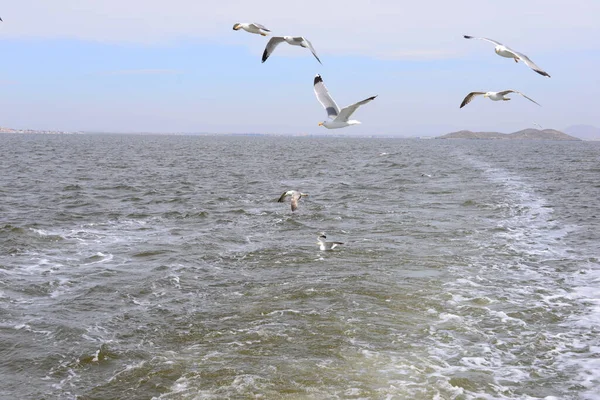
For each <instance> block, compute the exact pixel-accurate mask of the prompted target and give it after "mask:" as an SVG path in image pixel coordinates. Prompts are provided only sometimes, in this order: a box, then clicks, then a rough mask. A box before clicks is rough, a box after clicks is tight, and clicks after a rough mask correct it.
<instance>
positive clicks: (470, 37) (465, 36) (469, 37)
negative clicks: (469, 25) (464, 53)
mask: <svg viewBox="0 0 600 400" xmlns="http://www.w3.org/2000/svg"><path fill="white" fill-rule="evenodd" d="M463 37H464V38H465V39H473V36H469V35H463Z"/></svg>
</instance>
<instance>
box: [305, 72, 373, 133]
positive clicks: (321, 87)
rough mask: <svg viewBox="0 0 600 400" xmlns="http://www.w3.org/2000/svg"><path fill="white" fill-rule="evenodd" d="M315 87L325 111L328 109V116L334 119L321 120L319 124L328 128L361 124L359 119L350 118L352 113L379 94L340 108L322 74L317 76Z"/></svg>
mask: <svg viewBox="0 0 600 400" xmlns="http://www.w3.org/2000/svg"><path fill="white" fill-rule="evenodd" d="M314 89H315V95H317V100H319V102H320V103H321V104H322V105H323V107H324V108H325V111H327V116H328V117H329V119H331V120H332V121H323V122H319V126H324V127H325V128H327V129H338V128H344V127H346V126H350V125H357V124H360V121H357V120H354V119H349V118H350V117H351V116H352V114H354V111H356V110H357V109H358V107H360V106H362V105H363V104H367V103H368V102H370V101H371V100H374V99H375V97H377V96H371V97H369V98H367V99H364V100H362V101H359V102H358V103H354V104H352V105H349V106H347V107H344V108H342V109H341V110H340V108H339V107H338V105H337V104H336V103H335V101H334V100H333V99H332V98H331V95H330V94H329V91H328V90H327V87H325V84H324V83H323V79H322V78H321V75H318V74H317V76H315V81H314Z"/></svg>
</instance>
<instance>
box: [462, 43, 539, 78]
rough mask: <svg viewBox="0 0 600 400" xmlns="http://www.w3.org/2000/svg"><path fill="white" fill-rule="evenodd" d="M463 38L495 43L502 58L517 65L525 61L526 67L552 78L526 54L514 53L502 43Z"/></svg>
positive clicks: (497, 52) (496, 49)
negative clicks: (509, 59) (510, 60)
mask: <svg viewBox="0 0 600 400" xmlns="http://www.w3.org/2000/svg"><path fill="white" fill-rule="evenodd" d="M463 37H464V38H465V39H479V40H485V41H487V42H490V43H493V44H495V45H496V48H495V49H494V51H495V52H496V54H498V55H499V56H500V57H506V58H512V59H513V60H515V62H517V63H518V62H519V61H523V62H524V63H525V65H527V66H528V67H529V68H531V69H532V70H534V71H535V72H537V73H538V74H540V75H543V76H547V77H548V78H550V75H548V73H547V72H546V71H544V70H542V69H541V68H540V67H538V66H537V65H535V63H534V62H533V61H531V60H530V59H529V57H527V56H526V55H525V54H523V53H519V52H518V51H514V50H512V49H510V48H508V47H507V46H505V45H503V44H502V43H500V42H496V41H495V40H492V39H488V38H482V37H473V36H468V35H463Z"/></svg>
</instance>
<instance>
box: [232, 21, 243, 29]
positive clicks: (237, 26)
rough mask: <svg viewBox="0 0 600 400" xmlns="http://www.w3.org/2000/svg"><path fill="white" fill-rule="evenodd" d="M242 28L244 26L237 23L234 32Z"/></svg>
mask: <svg viewBox="0 0 600 400" xmlns="http://www.w3.org/2000/svg"><path fill="white" fill-rule="evenodd" d="M241 27H242V24H240V23H239V22H238V23H236V24H235V25H233V30H234V31H237V30H239V29H240V28H241Z"/></svg>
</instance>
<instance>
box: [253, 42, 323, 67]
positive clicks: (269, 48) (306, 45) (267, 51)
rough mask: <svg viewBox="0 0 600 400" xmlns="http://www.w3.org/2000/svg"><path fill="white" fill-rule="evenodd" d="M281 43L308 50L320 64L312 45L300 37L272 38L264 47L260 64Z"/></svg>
mask: <svg viewBox="0 0 600 400" xmlns="http://www.w3.org/2000/svg"><path fill="white" fill-rule="evenodd" d="M283 42H286V43H288V44H290V45H292V46H300V47H304V48H306V49H309V50H310V51H311V52H312V53H313V56H315V58H316V59H317V61H318V62H319V63H321V60H319V57H317V53H316V52H315V49H314V48H313V46H312V44H311V43H310V42H309V41H308V39H306V38H304V37H302V36H273V37H272V38H271V39H270V40H269V42H268V43H267V47H265V51H264V53H263V56H262V62H265V61H267V58H269V56H270V55H271V54H272V53H273V51H274V50H275V48H276V47H277V45H279V43H283ZM321 64H322V63H321Z"/></svg>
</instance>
